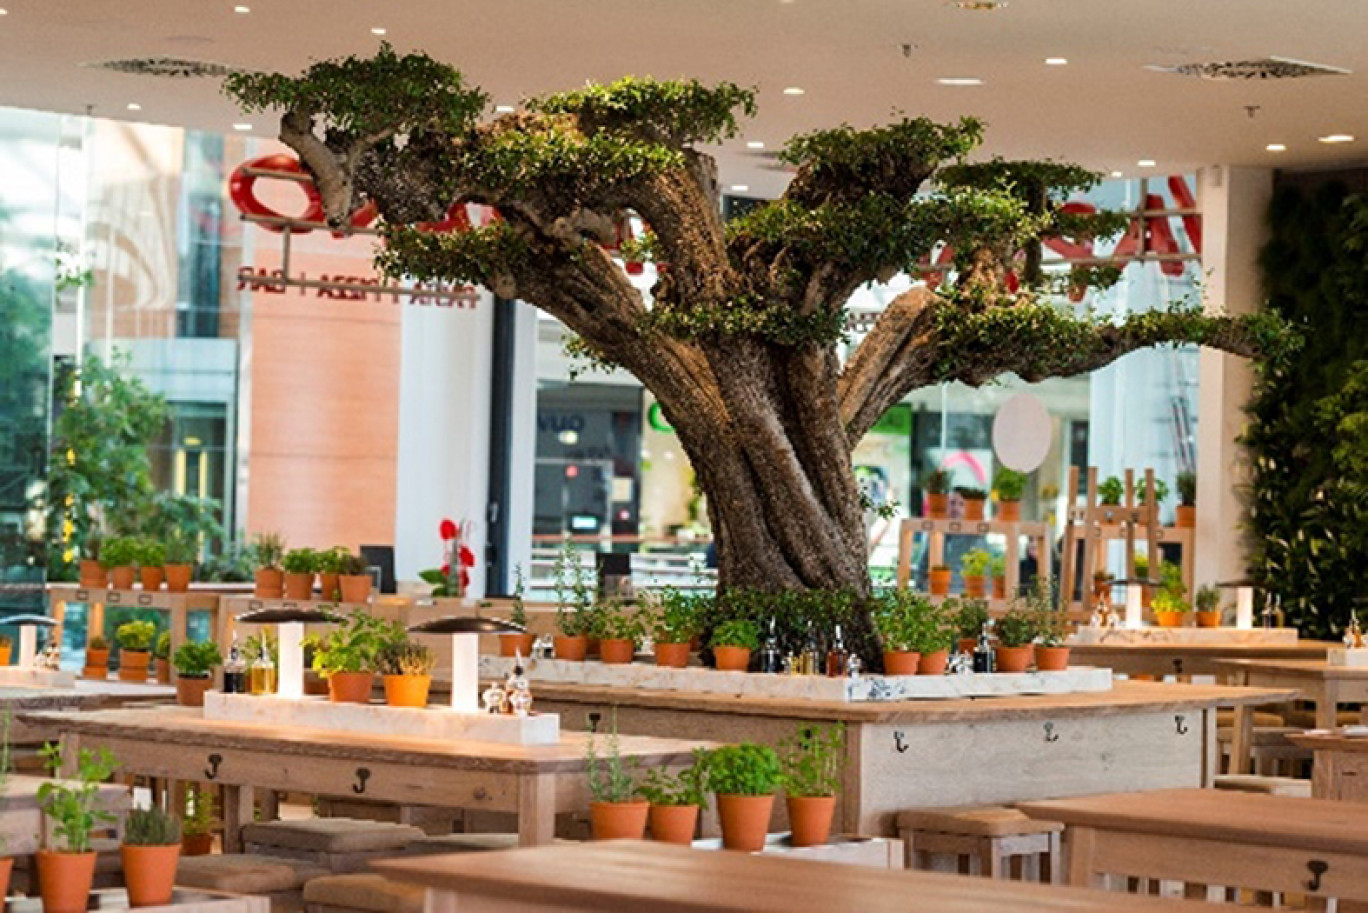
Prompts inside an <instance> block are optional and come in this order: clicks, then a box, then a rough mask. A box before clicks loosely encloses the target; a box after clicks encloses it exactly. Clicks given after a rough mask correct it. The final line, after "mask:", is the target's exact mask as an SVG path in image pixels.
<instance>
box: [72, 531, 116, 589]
mask: <svg viewBox="0 0 1368 913" xmlns="http://www.w3.org/2000/svg"><path fill="white" fill-rule="evenodd" d="M103 545H104V539H103V537H102V536H101V535H100V533H99V532H98V531H96V532H92V533H91V534H90V535H89V536H87V537H86V541H85V546H84V548H83V549H82V550H81V563H80V565H79V567H80V571H79V573H78V575H77V577H76V581H77V584H78V585H79V586H81V587H82V588H84V589H87V590H103V589H105V588H106V587H108V586H109V571H108V570H106V569H105V566H104V563H103V562H101V561H100V550H101V547H102V546H103Z"/></svg>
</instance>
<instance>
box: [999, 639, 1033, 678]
mask: <svg viewBox="0 0 1368 913" xmlns="http://www.w3.org/2000/svg"><path fill="white" fill-rule="evenodd" d="M1034 656H1035V647H1034V646H1032V645H1031V644H1027V645H1026V646H1024V647H998V648H997V671H999V672H1025V671H1026V670H1027V669H1029V668H1030V667H1031V659H1032V657H1034Z"/></svg>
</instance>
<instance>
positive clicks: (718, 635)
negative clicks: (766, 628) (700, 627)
mask: <svg viewBox="0 0 1368 913" xmlns="http://www.w3.org/2000/svg"><path fill="white" fill-rule="evenodd" d="M712 645H713V646H714V647H743V648H745V649H747V650H755V649H758V648H759V646H760V635H759V634H758V633H756V630H755V625H754V624H752V623H751V622H749V621H747V620H746V619H744V618H733V619H732V620H731V621H724V622H723V623H722V624H720V625H718V626H717V628H716V629H715V630H714V631H713V632H712Z"/></svg>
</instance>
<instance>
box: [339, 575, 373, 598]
mask: <svg viewBox="0 0 1368 913" xmlns="http://www.w3.org/2000/svg"><path fill="white" fill-rule="evenodd" d="M337 585H338V586H339V587H341V588H342V601H343V602H366V601H367V600H368V599H370V594H371V578H370V574H342V575H341V576H339V577H338V578H337Z"/></svg>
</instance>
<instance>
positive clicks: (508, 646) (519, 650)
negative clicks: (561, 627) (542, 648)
mask: <svg viewBox="0 0 1368 913" xmlns="http://www.w3.org/2000/svg"><path fill="white" fill-rule="evenodd" d="M536 640H537V635H535V634H500V635H499V655H500V656H510V657H511V656H518V655H521V656H522V658H523V659H526V658H527V657H529V656H531V655H532V644H534V643H536Z"/></svg>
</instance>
